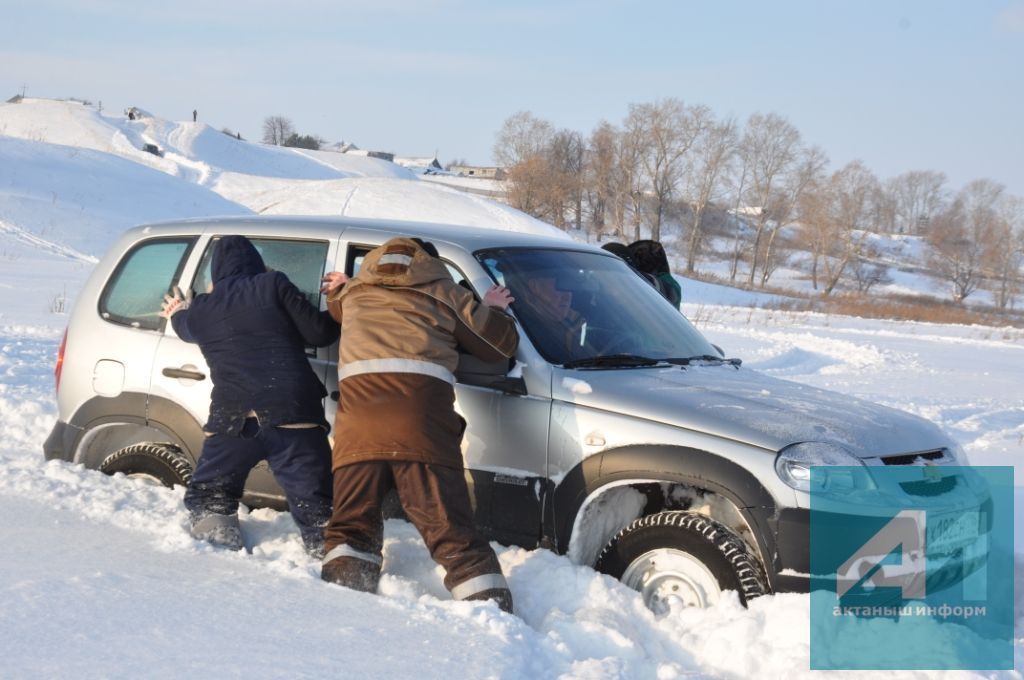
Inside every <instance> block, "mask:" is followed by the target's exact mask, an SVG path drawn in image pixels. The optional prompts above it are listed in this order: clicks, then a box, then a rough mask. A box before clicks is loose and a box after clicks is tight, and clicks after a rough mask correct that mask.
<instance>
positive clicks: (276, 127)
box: [263, 116, 295, 146]
mask: <svg viewBox="0 0 1024 680" xmlns="http://www.w3.org/2000/svg"><path fill="white" fill-rule="evenodd" d="M294 134H295V126H293V125H292V122H291V121H290V120H288V119H287V118H285V117H284V116H268V117H266V118H264V119H263V143H264V144H273V145H275V146H283V145H284V143H285V141H287V140H288V139H289V138H290V137H292V136H293V135H294Z"/></svg>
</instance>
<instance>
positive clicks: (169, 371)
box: [161, 366, 206, 380]
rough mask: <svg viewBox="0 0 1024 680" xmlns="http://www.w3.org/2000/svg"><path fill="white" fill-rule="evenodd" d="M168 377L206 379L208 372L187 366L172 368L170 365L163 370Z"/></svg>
mask: <svg viewBox="0 0 1024 680" xmlns="http://www.w3.org/2000/svg"><path fill="white" fill-rule="evenodd" d="M161 373H163V374H164V375H166V376H167V377H168V378H179V379H185V380H206V374H205V373H200V372H199V371H190V370H189V369H187V368H171V367H170V366H168V367H167V368H165V369H164V370H163V371H161Z"/></svg>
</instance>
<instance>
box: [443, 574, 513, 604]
mask: <svg viewBox="0 0 1024 680" xmlns="http://www.w3.org/2000/svg"><path fill="white" fill-rule="evenodd" d="M497 589H505V590H508V582H507V581H506V580H505V577H504V576H502V575H501V574H483V575H482V576H474V577H473V578H471V579H469V580H468V581H463V582H462V583H460V584H459V585H457V586H455V587H454V588H452V597H453V598H455V599H456V600H465V599H467V598H470V597H473V596H474V595H476V594H478V593H482V592H484V591H486V590H497Z"/></svg>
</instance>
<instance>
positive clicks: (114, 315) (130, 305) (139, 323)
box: [99, 237, 196, 331]
mask: <svg viewBox="0 0 1024 680" xmlns="http://www.w3.org/2000/svg"><path fill="white" fill-rule="evenodd" d="M195 242H196V239H195V238H194V237H179V238H166V239H152V240H149V241H143V242H142V243H139V244H137V245H136V246H134V247H133V248H132V249H131V250H129V251H128V252H127V253H126V254H125V256H124V257H123V258H122V259H121V262H120V263H118V265H117V268H116V269H115V270H114V274H113V275H112V276H111V277H110V280H109V281H107V285H106V286H105V287H104V289H103V293H102V294H101V295H100V301H99V311H100V316H102V317H103V318H104V319H106V320H107V321H110V322H112V323H116V324H122V325H125V326H131V327H133V328H143V329H146V330H151V331H155V330H159V329H160V327H161V324H162V323H163V318H162V317H161V316H160V305H161V303H162V302H163V299H164V295H165V294H166V293H169V292H170V290H171V286H172V285H173V284H174V282H175V281H177V280H178V277H179V276H180V275H181V270H182V267H184V265H185V260H186V259H188V254H189V252H190V251H191V250H192V246H193V245H194V244H195Z"/></svg>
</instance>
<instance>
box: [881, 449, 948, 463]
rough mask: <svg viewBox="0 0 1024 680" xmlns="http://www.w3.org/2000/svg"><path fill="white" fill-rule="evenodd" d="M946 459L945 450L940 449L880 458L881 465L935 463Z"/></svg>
mask: <svg viewBox="0 0 1024 680" xmlns="http://www.w3.org/2000/svg"><path fill="white" fill-rule="evenodd" d="M945 460H946V452H945V451H944V450H942V449H936V450H935V451H925V452H923V453H907V454H901V455H897V456H885V457H883V458H882V464H883V465H928V463H929V462H932V463H936V462H939V461H945Z"/></svg>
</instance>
